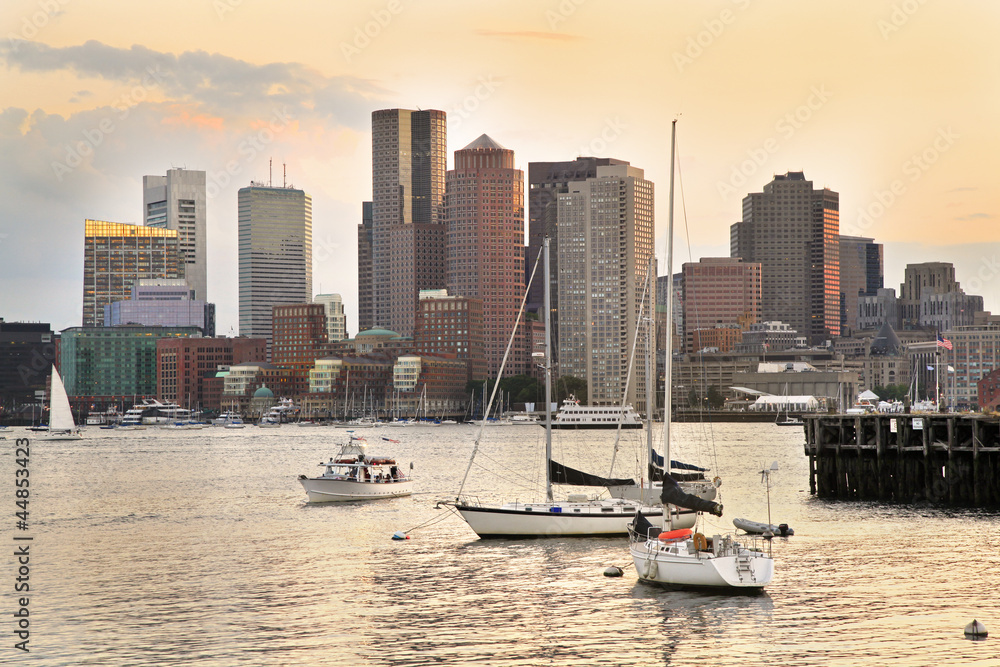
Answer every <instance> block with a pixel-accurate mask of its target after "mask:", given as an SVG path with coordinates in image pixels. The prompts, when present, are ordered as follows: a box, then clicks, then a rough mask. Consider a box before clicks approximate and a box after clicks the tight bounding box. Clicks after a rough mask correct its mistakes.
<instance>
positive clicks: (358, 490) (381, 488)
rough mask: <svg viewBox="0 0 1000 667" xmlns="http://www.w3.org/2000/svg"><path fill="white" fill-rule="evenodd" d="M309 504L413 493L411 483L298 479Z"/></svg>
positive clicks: (397, 496) (371, 498)
mask: <svg viewBox="0 0 1000 667" xmlns="http://www.w3.org/2000/svg"><path fill="white" fill-rule="evenodd" d="M299 481H300V482H302V487H303V488H304V489H305V490H306V496H307V497H308V498H309V502H311V503H329V502H347V501H352V500H378V499H380V498H399V497H401V496H408V495H410V494H412V493H413V481H412V480H404V481H401V482H358V481H356V480H350V479H323V478H319V477H313V478H308V477H307V478H304V479H299Z"/></svg>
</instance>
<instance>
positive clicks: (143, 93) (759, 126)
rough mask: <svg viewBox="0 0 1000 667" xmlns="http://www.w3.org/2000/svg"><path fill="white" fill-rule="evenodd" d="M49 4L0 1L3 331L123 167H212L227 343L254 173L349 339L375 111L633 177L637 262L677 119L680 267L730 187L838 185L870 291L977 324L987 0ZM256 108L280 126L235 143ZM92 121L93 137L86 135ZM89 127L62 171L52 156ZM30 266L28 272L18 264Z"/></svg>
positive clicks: (990, 118) (48, 308)
mask: <svg viewBox="0 0 1000 667" xmlns="http://www.w3.org/2000/svg"><path fill="white" fill-rule="evenodd" d="M49 4H50V5H51V7H52V8H54V7H56V6H59V7H60V10H59V11H58V12H55V11H52V9H51V8H49V9H46V7H47V6H46V4H45V3H39V2H37V0H32V1H21V0H7V1H6V2H4V3H3V4H2V6H0V28H2V30H3V31H2V33H0V35H2V36H3V41H2V42H0V76H2V77H3V85H2V86H0V110H2V114H3V116H0V145H2V147H3V151H2V153H0V154H2V155H3V165H4V167H5V169H4V174H3V176H4V179H3V180H2V181H0V182H6V183H7V186H6V187H7V188H8V189H9V190H10V192H9V193H3V192H0V266H4V265H6V266H16V267H18V268H17V275H19V276H21V279H29V280H27V282H26V283H25V289H24V290H19V291H18V294H17V295H5V296H4V297H3V299H2V301H0V317H5V318H7V319H8V320H16V319H29V320H42V321H51V322H52V323H53V326H58V327H60V328H61V327H64V326H72V325H75V324H79V322H78V314H76V313H77V312H78V311H79V308H80V305H79V301H80V290H81V288H82V287H81V284H82V283H81V279H82V250H81V246H82V224H83V219H84V218H87V217H92V218H101V219H110V220H116V221H122V222H134V221H136V220H137V219H138V218H139V215H140V205H141V178H142V176H143V174H146V173H163V172H164V171H165V170H166V169H168V168H170V167H171V166H187V167H189V168H194V169H204V170H206V171H207V172H209V174H210V175H211V174H213V173H214V174H216V175H217V176H223V177H224V176H225V170H226V165H227V164H230V163H235V164H236V165H237V166H238V167H239V170H238V173H236V174H232V175H231V178H230V179H228V180H229V181H230V182H227V183H223V182H222V181H223V180H227V179H226V178H217V179H216V183H217V185H218V186H219V194H218V196H216V197H213V198H212V199H211V200H210V202H209V226H210V232H209V243H210V248H209V257H210V261H211V263H212V264H211V266H210V269H209V271H210V272H209V291H210V294H209V297H210V299H211V300H213V301H216V302H217V303H218V305H219V323H220V327H219V330H220V332H222V333H225V332H227V331H228V327H229V326H230V325H234V324H235V322H236V310H235V308H236V283H235V263H236V248H235V245H236V244H235V220H236V207H235V196H236V190H237V189H238V188H239V187H241V186H242V185H244V184H245V182H247V181H249V180H250V178H255V179H264V178H266V176H267V160H268V158H269V157H272V158H274V161H275V164H276V165H277V164H281V163H282V162H285V163H287V165H288V167H287V168H288V173H289V176H290V180H292V182H294V183H295V184H296V185H297V186H298V187H302V188H303V189H305V190H306V191H307V192H309V193H310V194H311V195H312V196H313V198H314V206H313V210H314V238H315V239H316V249H315V251H316V254H317V258H316V266H315V270H314V275H315V285H314V289H315V291H317V292H318V291H319V290H320V286H321V285H322V290H323V291H324V292H340V293H342V294H343V295H344V298H345V302H346V304H347V307H348V314H349V318H350V322H349V329H351V330H352V332H353V331H356V329H353V328H352V325H356V322H357V319H356V298H357V297H356V289H357V288H356V281H357V278H356V274H355V273H353V271H354V267H355V266H356V258H355V243H354V238H355V226H356V225H357V223H358V222H359V220H360V209H361V206H360V202H361V201H362V200H365V199H367V198H369V197H370V196H371V174H370V169H371V166H370V165H371V156H370V133H369V130H370V128H369V121H368V119H369V118H370V113H371V111H372V110H375V109H380V108H389V107H404V108H417V107H420V108H438V109H443V110H445V111H447V112H448V115H449V136H448V149H449V155H450V154H451V153H452V152H453V151H454V150H456V149H458V148H461V147H462V146H464V145H465V144H467V143H469V142H470V141H472V140H473V139H474V138H475V137H477V136H478V135H479V134H482V133H484V132H485V133H488V134H489V135H490V136H492V137H493V138H494V139H496V140H497V141H498V142H500V143H501V144H504V145H505V146H507V147H508V148H511V149H513V150H514V151H515V156H516V160H517V163H518V166H519V167H520V168H522V169H524V170H525V171H526V170H527V164H528V162H530V161H537V160H563V159H571V158H573V157H575V156H576V155H579V154H582V153H590V154H596V155H604V156H609V157H616V158H621V159H625V160H629V161H630V162H632V164H634V165H636V166H638V167H640V168H643V169H645V170H646V176H647V178H649V179H651V180H653V181H654V182H655V183H656V184H657V195H658V196H657V223H658V224H657V229H658V235H659V236H660V238H661V242H660V243H659V244H658V247H662V246H663V244H662V234H663V231H664V228H665V222H666V217H667V216H666V185H667V173H668V172H667V168H668V164H667V159H666V156H667V154H668V150H669V121H670V119H671V118H673V117H674V116H675V115H677V114H680V122H679V126H678V127H679V141H678V143H679V153H680V156H681V165H682V168H681V175H682V178H683V183H684V194H683V201H684V204H685V210H686V219H687V226H688V229H689V230H690V232H689V233H690V238H689V239H688V238H687V237H686V236H685V231H684V229H683V225H681V226H680V228H679V230H678V243H679V244H680V245H679V250H678V259H679V260H681V261H686V260H687V259H688V254H687V250H686V247H685V246H686V245H687V244H688V243H689V244H690V245H691V246H692V251H691V252H692V257H693V258H694V259H697V258H698V257H700V256H703V255H720V254H721V255H725V254H728V239H729V237H728V234H729V225H730V224H731V223H732V222H734V221H735V220H737V219H738V218H739V216H740V199H741V198H742V196H743V195H744V194H746V193H747V192H750V191H759V190H760V188H761V187H762V186H763V184H764V183H766V182H768V181H769V180H770V179H771V176H772V175H773V174H775V173H785V172H787V171H790V170H802V171H804V172H805V174H806V177H807V178H808V179H810V180H812V181H813V182H814V184H815V185H816V186H817V187H823V186H826V187H830V188H831V189H833V190H835V191H837V192H839V193H840V202H841V231H842V233H845V234H848V233H849V234H859V235H865V236H873V237H874V238H875V239H876V240H877V241H879V242H882V243H885V244H886V286H887V287H897V288H898V284H899V282H901V280H902V267H903V266H904V265H905V264H906V263H907V262H910V261H932V260H939V261H953V262H955V264H956V272H957V277H958V279H959V280H960V281H961V282H962V283H963V286H965V287H966V289H967V290H969V291H975V293H978V294H982V295H983V296H984V297H985V299H986V304H987V308H991V309H992V310H994V312H996V311H997V310H1000V280H998V279H1000V268H997V269H996V270H994V269H993V266H994V264H995V262H994V253H995V252H996V250H997V249H998V248H1000V230H998V228H997V222H998V220H1000V218H998V216H1000V210H998V209H1000V206H998V202H1000V198H998V197H997V196H996V195H995V194H994V192H993V181H994V180H995V172H994V171H993V169H991V167H994V165H995V164H996V160H995V158H993V156H995V155H997V154H1000V150H998V149H1000V145H998V144H1000V139H998V136H1000V133H998V131H997V130H996V124H997V120H996V119H997V117H998V113H997V112H998V110H1000V87H998V84H997V80H998V79H997V74H996V73H997V71H998V70H1000V50H998V49H996V48H991V47H992V46H993V44H992V42H993V41H995V39H996V37H995V34H996V31H997V26H998V25H1000V4H998V3H993V2H985V1H983V2H954V3H943V2H934V1H933V0H924V1H923V2H921V1H919V0H906V1H898V2H860V1H846V2H837V3H832V2H809V3H787V2H786V3H777V2H773V1H772V2H763V1H759V0H758V1H753V0H738V1H737V0H725V1H722V0H720V1H717V2H695V1H690V2H631V3H629V2H624V3H623V2H601V1H598V0H586V1H585V0H562V1H561V2H527V1H524V2H479V3H469V2H457V1H455V2H435V1H425V2H420V3H417V2H415V1H413V0H391V1H387V2H329V3H326V2H324V3H319V2H296V1H291V2H284V3H281V4H280V5H278V4H276V3H264V2H260V1H259V0H199V1H194V0H179V1H175V2H171V3H169V10H166V9H165V6H164V5H162V4H160V3H152V2H135V1H134V0H133V1H130V2H124V1H121V2H115V1H105V2H101V3H83V2H79V3H78V2H76V1H75V0H51V2H50V3H49ZM18 39H23V40H24V41H23V42H22V41H18ZM151 63H156V64H157V65H158V66H159V67H160V68H161V69H160V71H159V72H158V73H157V72H154V73H153V75H152V76H151V75H150V74H149V73H145V74H144V72H145V68H146V67H150V66H152V65H151ZM144 79H145V80H144ZM283 110H284V112H286V113H288V114H289V115H290V118H289V119H287V120H286V121H283V123H282V125H281V126H280V127H281V130H280V132H277V133H275V134H274V136H273V137H271V138H270V140H269V141H268V142H267V143H266V145H262V146H261V147H260V150H256V149H254V150H252V151H251V150H249V149H248V144H247V142H248V140H249V141H251V144H252V138H253V137H254V136H256V135H257V133H258V132H259V130H260V128H261V127H264V126H267V124H268V123H270V122H272V120H273V117H274V114H279V115H280V114H282V113H283ZM102 121H107V122H106V123H105V125H104V127H109V125H108V124H107V123H108V122H110V123H112V124H113V129H112V130H111V131H109V132H106V133H103V136H99V135H98V134H95V132H96V131H97V128H100V127H101V122H102ZM87 132H90V134H89V135H88V134H86V133H87ZM88 136H89V137H91V138H92V139H93V140H89V139H86V137H88ZM96 138H100V142H99V144H98V145H93V146H92V148H93V151H92V154H91V155H87V156H81V164H80V165H79V166H75V167H73V168H72V170H70V172H69V173H58V171H59V170H58V169H54V168H53V167H52V164H53V163H54V162H55V163H60V164H62V163H64V162H66V160H67V147H68V146H74V145H77V144H79V142H80V141H90V143H91V144H94V143H96ZM251 153H252V155H251ZM450 161H451V159H450V158H449V163H450ZM280 173H281V171H280V167H278V168H277V169H276V170H275V174H277V175H279V177H280ZM60 176H61V178H60ZM211 181H212V179H211V176H210V182H211ZM2 187H5V186H3V185H2V184H0V188H2ZM678 201H679V202H680V198H678ZM678 214H679V215H680V214H681V211H680V209H678ZM678 219H679V220H681V221H682V222H683V216H682V217H679V218H678ZM18 222H19V223H20V224H15V223H18ZM28 230H30V231H28ZM4 234H6V236H4ZM53 238H55V239H57V241H56V242H53V241H51V239H53ZM46 256H48V257H51V256H55V257H57V258H58V261H57V262H56V265H57V267H58V270H57V272H56V274H55V275H52V274H51V272H50V274H49V275H48V276H46V275H44V272H42V271H41V269H39V272H40V274H41V275H38V276H35V275H31V272H32V268H31V267H34V266H41V265H40V264H39V262H44V257H46ZM0 271H2V269H0ZM661 272H662V269H661ZM994 273H995V274H996V275H992V274H994ZM5 278H7V276H5ZM40 293H43V294H45V295H46V298H39V296H40ZM74 318H76V320H74Z"/></svg>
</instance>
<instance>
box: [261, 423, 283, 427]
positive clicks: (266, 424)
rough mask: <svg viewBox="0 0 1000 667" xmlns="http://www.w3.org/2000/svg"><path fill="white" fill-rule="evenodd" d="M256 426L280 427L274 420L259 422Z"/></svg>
mask: <svg viewBox="0 0 1000 667" xmlns="http://www.w3.org/2000/svg"><path fill="white" fill-rule="evenodd" d="M257 426H259V427H260V428H281V424H278V423H275V422H261V423H259V424H257Z"/></svg>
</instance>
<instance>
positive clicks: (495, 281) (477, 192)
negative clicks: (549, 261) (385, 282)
mask: <svg viewBox="0 0 1000 667" xmlns="http://www.w3.org/2000/svg"><path fill="white" fill-rule="evenodd" d="M444 217H445V220H446V221H447V227H448V240H447V248H448V250H447V257H448V259H447V284H448V291H449V293H451V294H455V295H461V296H464V297H469V298H474V299H479V300H481V301H482V304H483V320H484V322H483V337H484V342H485V348H486V363H487V368H488V369H489V373H490V375H493V376H495V375H496V374H497V373H499V371H500V364H501V362H502V361H503V357H504V352H505V351H506V349H507V341H508V340H509V339H510V336H511V331H512V330H513V329H514V323H515V322H516V321H517V313H518V310H519V309H520V304H521V299H522V298H523V296H524V277H523V276H524V172H522V171H521V170H520V169H515V168H514V151H512V150H509V149H507V148H504V147H503V146H501V145H500V144H498V143H497V142H495V141H494V140H493V139H491V138H490V137H488V136H486V135H485V134H484V135H482V136H480V137H479V138H478V139H476V140H475V141H473V142H472V143H471V144H469V145H468V146H466V147H465V148H463V149H462V150H459V151H455V168H454V169H453V170H451V171H449V172H448V175H447V181H446V194H445V216H444ZM525 343H526V337H525V336H524V335H523V332H521V333H520V335H518V336H517V337H516V338H515V349H514V350H512V354H511V356H510V357H509V359H508V362H507V366H506V367H505V370H504V374H505V375H522V374H527V373H528V371H529V365H528V364H529V361H530V355H528V354H527V353H526V352H525V349H526V348H525Z"/></svg>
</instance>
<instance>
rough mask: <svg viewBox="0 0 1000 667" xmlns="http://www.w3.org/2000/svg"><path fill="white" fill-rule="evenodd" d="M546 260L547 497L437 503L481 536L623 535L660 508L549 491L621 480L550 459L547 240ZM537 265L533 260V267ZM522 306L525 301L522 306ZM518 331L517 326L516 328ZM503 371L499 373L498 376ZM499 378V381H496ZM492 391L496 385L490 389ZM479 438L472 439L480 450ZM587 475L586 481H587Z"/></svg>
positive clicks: (657, 514)
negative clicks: (556, 486)
mask: <svg viewBox="0 0 1000 667" xmlns="http://www.w3.org/2000/svg"><path fill="white" fill-rule="evenodd" d="M542 257H543V258H544V260H545V263H544V279H543V282H544V285H545V290H544V295H545V299H544V305H543V310H544V312H545V353H544V355H543V356H544V359H543V364H544V365H543V368H544V370H545V397H546V399H545V400H546V403H545V459H546V461H547V462H548V465H547V467H546V477H545V500H544V501H541V502H535V503H520V502H514V503H507V504H504V505H501V506H499V507H496V506H488V505H483V504H481V503H479V502H478V501H474V500H471V499H466V498H463V497H462V489H461V488H460V489H459V493H458V497H457V498H456V499H455V501H454V502H448V503H441V504H447V505H451V506H453V507H454V508H455V509H456V510H457V511H458V513H459V514H460V515H461V516H462V518H463V519H465V521H466V522H467V523H468V524H469V526H470V527H471V528H472V530H474V531H475V532H476V534H477V535H479V537H570V536H573V537H581V536H587V535H625V534H626V533H627V532H628V525H629V523H631V522H632V521H633V520H634V519H635V517H636V515H637V514H640V515H646V516H648V517H650V518H653V519H658V518H659V517H661V516H662V514H663V509H662V508H661V507H657V506H643V505H640V504H638V503H635V502H632V501H628V500H623V499H620V498H611V499H591V498H588V496H587V495H586V494H570V495H569V497H568V499H567V500H566V501H555V500H554V499H553V494H552V485H553V483H563V484H586V485H587V486H607V485H609V484H613V483H615V482H619V483H622V482H624V481H625V480H609V479H603V478H600V477H596V476H593V475H587V474H586V473H581V472H580V471H577V470H573V469H571V468H566V467H565V466H560V465H559V464H558V463H556V462H555V461H553V460H552V410H551V409H550V407H549V403H548V401H549V397H550V396H551V395H552V374H551V369H552V366H553V364H552V337H551V331H552V328H551V322H550V319H551V309H550V306H549V299H550V291H551V290H550V280H549V276H550V275H551V273H550V269H549V239H548V238H546V239H545V240H544V243H543V246H542ZM537 267H538V265H537V263H536V265H535V268H536V269H537ZM522 309H523V304H522ZM515 331H516V329H515ZM502 375H503V372H502V371H501V372H500V373H498V378H499V377H501V376H502ZM498 382H499V380H498ZM495 391H496V390H495V389H494V392H495ZM488 407H489V406H485V405H484V416H483V422H482V425H481V428H480V438H481V437H482V433H483V431H484V430H485V426H486V423H487V420H488V416H487V415H488V414H489V409H488ZM478 445H479V439H477V440H476V448H478ZM475 453H476V452H475V449H474V450H473V453H472V457H471V458H470V460H469V467H468V468H467V469H466V471H465V478H463V480H462V487H463V488H464V485H465V480H466V479H467V478H468V475H469V470H470V469H471V468H472V463H473V459H474V458H475ZM588 478H589V479H588Z"/></svg>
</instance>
